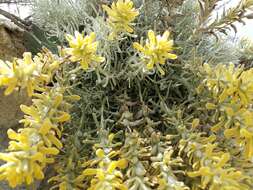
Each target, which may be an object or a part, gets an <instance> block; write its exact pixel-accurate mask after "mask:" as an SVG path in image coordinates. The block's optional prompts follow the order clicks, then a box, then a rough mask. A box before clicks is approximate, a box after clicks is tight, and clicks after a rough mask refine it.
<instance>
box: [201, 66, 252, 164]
mask: <svg viewBox="0 0 253 190" xmlns="http://www.w3.org/2000/svg"><path fill="white" fill-rule="evenodd" d="M203 69H204V72H205V73H204V74H205V80H204V81H203V84H204V86H206V87H207V89H208V91H209V92H210V94H211V97H210V98H211V100H212V102H208V103H207V104H206V108H207V109H208V110H216V111H217V112H218V113H219V117H218V118H217V120H216V121H215V122H216V123H215V124H214V125H213V127H212V131H213V132H218V131H219V130H222V131H223V132H224V135H225V137H226V138H227V139H231V138H234V139H235V140H236V141H235V142H236V143H237V145H239V146H242V147H243V153H244V157H245V158H247V159H251V158H252V157H253V119H252V118H253V110H252V103H253V78H252V76H253V69H249V70H244V69H243V68H242V67H235V65H234V64H230V65H222V64H219V65H217V66H215V67H214V68H212V67H210V65H208V64H204V67H203Z"/></svg>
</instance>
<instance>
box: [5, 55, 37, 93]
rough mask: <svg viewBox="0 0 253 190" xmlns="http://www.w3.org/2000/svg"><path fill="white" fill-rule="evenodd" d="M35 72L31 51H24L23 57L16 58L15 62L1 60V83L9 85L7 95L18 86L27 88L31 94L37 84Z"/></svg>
mask: <svg viewBox="0 0 253 190" xmlns="http://www.w3.org/2000/svg"><path fill="white" fill-rule="evenodd" d="M35 72H36V65H35V63H34V62H33V60H32V54H31V53H24V58H23V59H14V60H13V62H8V61H7V62H3V61H0V85H1V86H7V89H6V90H5V95H9V94H11V93H12V92H13V90H14V89H15V88H16V87H22V88H27V92H28V95H29V96H31V95H32V93H33V90H34V88H35V84H36V80H34V78H33V75H34V74H35Z"/></svg>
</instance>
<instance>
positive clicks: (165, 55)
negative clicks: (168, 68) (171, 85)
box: [133, 30, 177, 75]
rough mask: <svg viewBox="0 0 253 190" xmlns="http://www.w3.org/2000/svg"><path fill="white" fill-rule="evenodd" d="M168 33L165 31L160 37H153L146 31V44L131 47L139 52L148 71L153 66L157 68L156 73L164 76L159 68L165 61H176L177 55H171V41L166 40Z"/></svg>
mask: <svg viewBox="0 0 253 190" xmlns="http://www.w3.org/2000/svg"><path fill="white" fill-rule="evenodd" d="M169 35H170V33H169V32H168V31H165V32H164V34H163V35H162V36H160V35H157V36H155V33H154V31H152V30H149V31H148V39H147V40H146V44H145V45H144V46H142V45H141V44H139V43H136V42H135V43H134V44H133V46H134V48H135V49H137V50H138V51H139V52H141V58H142V59H143V61H144V63H145V64H146V68H147V69H148V70H152V69H153V68H154V66H156V67H157V69H158V71H159V72H160V73H161V74H162V75H164V74H165V72H164V71H163V69H162V68H161V66H160V65H159V64H161V65H164V64H165V62H166V60H167V59H172V60H174V59H176V58H177V55H175V54H173V53H171V52H172V50H173V40H168V38H169Z"/></svg>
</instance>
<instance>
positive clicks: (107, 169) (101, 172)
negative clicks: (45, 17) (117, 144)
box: [82, 159, 127, 190]
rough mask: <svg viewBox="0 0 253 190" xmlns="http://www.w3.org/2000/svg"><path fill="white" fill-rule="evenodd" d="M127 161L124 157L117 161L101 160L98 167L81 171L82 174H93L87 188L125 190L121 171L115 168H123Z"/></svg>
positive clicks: (94, 189)
mask: <svg viewBox="0 0 253 190" xmlns="http://www.w3.org/2000/svg"><path fill="white" fill-rule="evenodd" d="M126 166H127V161H126V160H124V159H121V160H118V161H104V160H103V161H101V162H100V163H99V168H97V169H94V168H88V169H85V170H84V171H83V174H82V175H83V176H93V175H95V178H94V179H92V180H91V186H90V188H89V190H100V189H105V190H106V189H108V190H109V189H111V190H117V189H118V190H127V187H126V186H125V185H124V184H123V181H122V178H123V176H122V173H121V172H120V171H118V170H117V168H120V169H124V168H125V167H126Z"/></svg>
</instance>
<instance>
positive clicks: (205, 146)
mask: <svg viewBox="0 0 253 190" xmlns="http://www.w3.org/2000/svg"><path fill="white" fill-rule="evenodd" d="M203 135H204V134H201V133H194V132H190V133H189V134H188V135H187V136H188V137H187V138H185V139H182V140H181V141H180V151H181V153H180V154H185V155H186V156H187V157H188V159H189V165H190V166H191V168H192V169H191V170H192V171H189V172H188V173H187V174H188V176H189V177H191V178H197V180H199V182H197V183H192V184H193V187H192V188H193V189H206V188H208V189H210V190H216V189H222V190H226V189H235V190H240V189H243V190H249V189H250V186H248V185H247V179H248V176H246V175H244V174H243V173H242V172H241V171H239V170H238V169H237V168H233V167H231V164H230V154H229V153H225V152H223V151H220V150H219V148H218V147H217V144H215V143H214V141H215V140H216V137H215V136H214V135H212V136H209V137H205V136H203Z"/></svg>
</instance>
